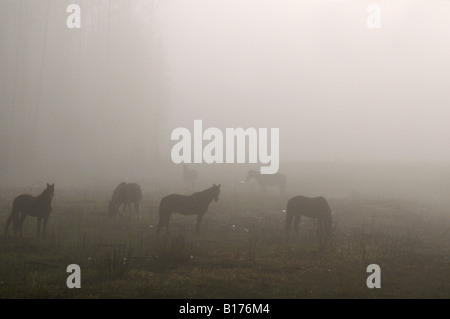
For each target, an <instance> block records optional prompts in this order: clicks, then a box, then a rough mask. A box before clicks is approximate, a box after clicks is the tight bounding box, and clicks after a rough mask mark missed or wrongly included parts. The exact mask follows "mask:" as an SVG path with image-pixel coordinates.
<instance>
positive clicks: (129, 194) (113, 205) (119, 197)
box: [108, 182, 142, 220]
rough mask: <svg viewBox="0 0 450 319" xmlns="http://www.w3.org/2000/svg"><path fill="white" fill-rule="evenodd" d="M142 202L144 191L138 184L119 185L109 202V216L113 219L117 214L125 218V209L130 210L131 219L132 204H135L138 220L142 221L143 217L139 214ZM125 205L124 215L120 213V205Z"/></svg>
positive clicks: (123, 183)
mask: <svg viewBox="0 0 450 319" xmlns="http://www.w3.org/2000/svg"><path fill="white" fill-rule="evenodd" d="M141 200H142V190H141V186H140V185H139V184H136V183H125V182H122V183H120V184H119V185H117V187H116V189H115V190H114V192H113V195H112V198H111V200H110V201H109V205H108V215H109V217H112V216H114V215H116V214H119V215H120V217H123V216H124V215H123V214H124V213H125V209H126V208H128V212H129V215H128V217H129V218H130V219H131V207H130V204H131V203H133V204H134V210H135V212H136V213H137V215H138V220H141V216H140V213H139V207H140V204H141ZM122 204H123V210H122V213H121V212H120V210H119V209H120V205H122Z"/></svg>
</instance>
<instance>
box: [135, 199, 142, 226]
mask: <svg viewBox="0 0 450 319" xmlns="http://www.w3.org/2000/svg"><path fill="white" fill-rule="evenodd" d="M139 206H140V204H139V202H134V210H135V211H136V212H137V216H138V221H141V214H140V212H139Z"/></svg>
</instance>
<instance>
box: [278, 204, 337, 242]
mask: <svg viewBox="0 0 450 319" xmlns="http://www.w3.org/2000/svg"><path fill="white" fill-rule="evenodd" d="M302 215H303V216H306V217H309V218H317V219H318V225H317V235H318V238H319V239H322V237H324V238H325V239H327V238H328V237H329V236H330V234H331V224H332V222H333V219H332V217H331V209H330V206H329V205H328V202H327V200H326V199H325V198H323V197H322V196H321V197H315V198H310V197H304V196H295V197H292V198H291V199H290V200H289V201H288V203H287V208H286V238H288V237H289V233H290V232H291V224H292V219H294V228H295V233H296V235H297V236H298V235H299V232H298V224H299V222H300V217H301V216H302Z"/></svg>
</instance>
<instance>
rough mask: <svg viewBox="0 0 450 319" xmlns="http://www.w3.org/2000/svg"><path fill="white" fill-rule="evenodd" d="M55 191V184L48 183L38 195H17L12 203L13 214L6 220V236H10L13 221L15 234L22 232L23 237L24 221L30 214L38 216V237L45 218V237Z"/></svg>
mask: <svg viewBox="0 0 450 319" xmlns="http://www.w3.org/2000/svg"><path fill="white" fill-rule="evenodd" d="M54 192H55V184H52V185H50V184H48V183H47V188H46V189H45V190H44V191H43V192H42V193H41V194H40V195H38V196H36V197H34V196H31V195H28V194H22V195H19V196H17V197H16V198H15V199H14V201H13V205H12V211H11V215H10V216H9V217H8V220H7V221H6V227H5V237H7V236H8V227H9V224H11V222H13V227H14V235H17V232H19V233H20V237H23V222H24V221H25V218H26V217H27V215H28V216H33V217H37V238H39V237H40V233H41V222H42V219H43V220H44V231H43V237H44V238H45V229H46V228H47V221H48V217H49V216H50V213H51V211H52V199H53V194H54Z"/></svg>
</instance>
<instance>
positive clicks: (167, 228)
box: [164, 213, 171, 235]
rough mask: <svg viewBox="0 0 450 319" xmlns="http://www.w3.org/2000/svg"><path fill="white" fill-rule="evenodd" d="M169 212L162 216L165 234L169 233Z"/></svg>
mask: <svg viewBox="0 0 450 319" xmlns="http://www.w3.org/2000/svg"><path fill="white" fill-rule="evenodd" d="M170 215H171V214H170V213H168V214H167V215H166V217H165V218H164V223H165V225H166V234H167V235H169V220H170Z"/></svg>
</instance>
